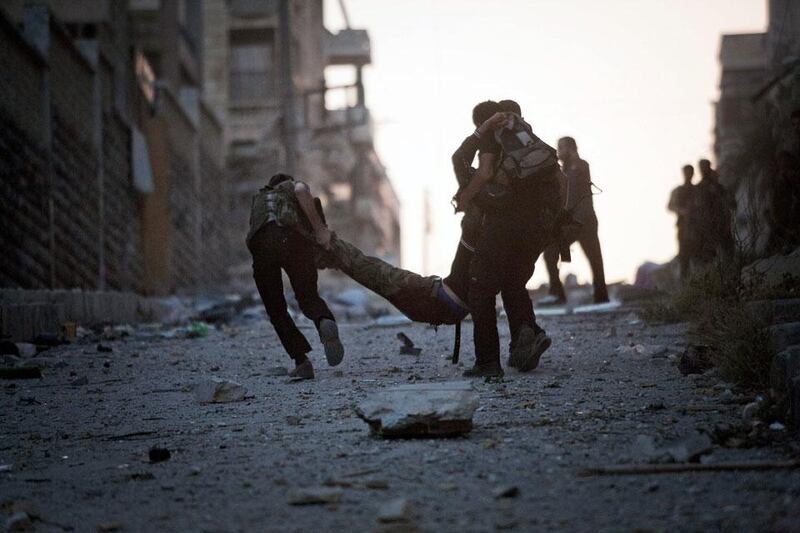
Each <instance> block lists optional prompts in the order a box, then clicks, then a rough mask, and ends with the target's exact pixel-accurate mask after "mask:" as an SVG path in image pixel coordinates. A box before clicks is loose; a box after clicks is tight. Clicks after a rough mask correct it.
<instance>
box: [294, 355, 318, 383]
mask: <svg viewBox="0 0 800 533" xmlns="http://www.w3.org/2000/svg"><path fill="white" fill-rule="evenodd" d="M289 377H290V378H299V379H314V367H313V366H312V365H311V361H309V360H308V359H305V360H304V361H302V362H297V363H295V367H294V370H292V371H291V372H289Z"/></svg>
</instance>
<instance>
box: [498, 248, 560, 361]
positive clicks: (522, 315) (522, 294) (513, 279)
mask: <svg viewBox="0 0 800 533" xmlns="http://www.w3.org/2000/svg"><path fill="white" fill-rule="evenodd" d="M523 242H524V243H525V246H524V247H520V248H517V249H515V250H514V251H513V253H511V254H509V256H508V263H509V267H508V270H507V271H506V276H505V278H504V279H503V283H502V286H501V291H502V294H503V306H504V307H505V310H506V314H507V315H508V324H509V329H510V330H511V332H512V335H513V336H512V349H511V354H510V357H509V366H513V367H516V368H518V369H519V370H520V371H523V372H525V371H528V370H533V369H534V368H536V367H537V366H538V365H539V358H540V357H541V356H542V353H544V351H545V350H546V349H547V348H549V347H550V342H551V341H550V338H549V337H548V336H547V335H546V334H545V332H544V330H542V328H540V327H539V325H538V324H537V323H536V316H535V315H534V312H533V304H532V302H531V299H530V295H529V294H528V290H527V289H526V288H525V285H526V284H527V283H528V280H530V278H531V276H533V271H534V268H535V266H536V261H537V260H538V259H539V255H540V253H541V247H538V246H536V245H535V243H534V239H533V238H527V239H524V240H523Z"/></svg>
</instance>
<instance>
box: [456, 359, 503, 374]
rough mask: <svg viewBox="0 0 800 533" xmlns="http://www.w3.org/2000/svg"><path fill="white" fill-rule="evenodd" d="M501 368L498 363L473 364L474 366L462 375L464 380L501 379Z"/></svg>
mask: <svg viewBox="0 0 800 533" xmlns="http://www.w3.org/2000/svg"><path fill="white" fill-rule="evenodd" d="M503 374H504V372H503V367H502V366H500V361H499V360H497V361H489V362H485V363H479V362H477V361H476V362H475V366H473V367H472V368H468V369H466V370H465V371H464V373H463V374H462V375H463V376H464V377H465V378H501V377H503Z"/></svg>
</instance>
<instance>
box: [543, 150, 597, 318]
mask: <svg viewBox="0 0 800 533" xmlns="http://www.w3.org/2000/svg"><path fill="white" fill-rule="evenodd" d="M558 158H559V159H560V160H561V169H562V171H563V175H564V176H565V177H566V179H565V182H564V183H562V184H561V196H562V197H563V198H565V199H566V201H565V207H566V209H567V211H570V212H571V213H572V217H573V218H574V220H575V221H576V222H577V223H578V225H575V226H571V227H569V228H565V230H564V237H565V238H566V240H567V244H572V243H574V242H576V241H577V242H578V243H579V244H580V245H581V249H583V253H584V254H586V258H587V259H588V260H589V266H590V267H591V268H592V282H593V283H594V302H595V303H604V302H607V301H608V288H607V287H606V276H605V270H604V269H603V253H602V251H601V249H600V239H599V238H598V236H597V215H596V214H595V212H594V203H593V202H592V176H591V173H590V171H589V163H587V162H586V161H584V160H583V159H581V158H580V155H578V145H577V143H576V142H575V139H573V138H572V137H562V138H561V139H559V140H558ZM558 252H559V249H558V244H552V245H550V246H548V247H547V249H546V250H545V251H544V260H545V263H546V264H547V273H548V275H549V277H550V297H549V298H544V299H542V301H540V302H539V303H540V304H542V305H558V304H563V303H566V301H567V295H566V292H565V291H564V285H563V284H562V283H561V279H560V278H559V272H558Z"/></svg>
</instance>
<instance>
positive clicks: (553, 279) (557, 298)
mask: <svg viewBox="0 0 800 533" xmlns="http://www.w3.org/2000/svg"><path fill="white" fill-rule="evenodd" d="M544 263H545V265H546V266H547V275H548V277H549V278H550V290H549V291H548V292H549V294H550V296H552V298H550V299H548V300H547V301H544V302H542V303H544V304H562V303H564V302H566V301H567V295H566V293H565V292H564V285H563V284H562V283H561V277H560V276H559V272H558V243H556V244H551V245H550V246H548V247H547V248H545V250H544Z"/></svg>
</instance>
